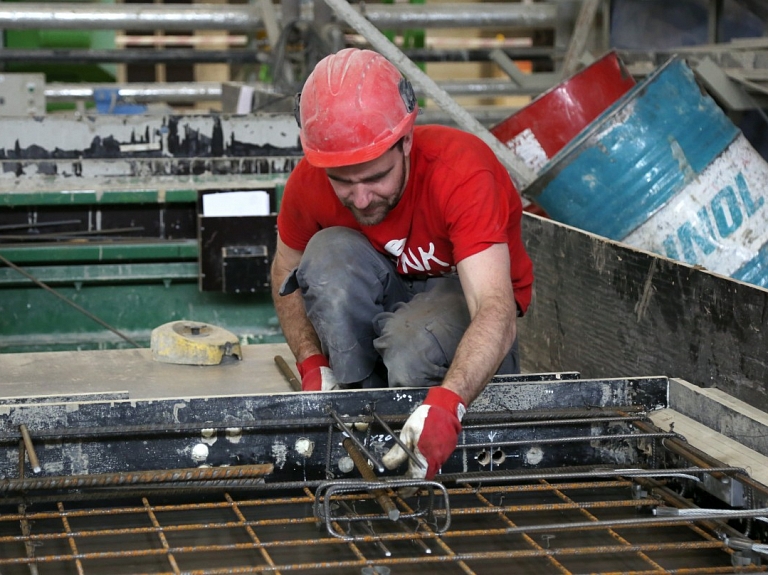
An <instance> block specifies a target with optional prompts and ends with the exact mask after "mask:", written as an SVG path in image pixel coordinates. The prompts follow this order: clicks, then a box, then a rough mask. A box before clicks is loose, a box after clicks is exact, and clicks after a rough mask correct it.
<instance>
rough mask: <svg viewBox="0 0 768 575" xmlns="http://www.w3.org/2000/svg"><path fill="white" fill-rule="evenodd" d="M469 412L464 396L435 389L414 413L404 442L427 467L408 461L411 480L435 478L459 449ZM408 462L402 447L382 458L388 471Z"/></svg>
mask: <svg viewBox="0 0 768 575" xmlns="http://www.w3.org/2000/svg"><path fill="white" fill-rule="evenodd" d="M466 412H467V407H466V406H465V405H464V401H462V399H461V397H459V396H458V395H457V394H456V393H454V392H452V391H451V390H450V389H446V388H444V387H433V388H431V389H430V390H429V393H427V397H426V399H424V403H422V404H421V405H420V406H419V407H417V408H416V410H415V411H414V412H413V413H412V414H411V416H410V417H409V418H408V420H407V421H406V422H405V425H404V426H403V429H402V431H401V432H400V441H402V442H403V443H404V444H405V445H407V446H408V448H409V449H410V450H411V451H413V452H414V454H415V455H416V457H417V458H418V460H419V461H421V463H422V464H423V466H424V467H423V468H420V467H419V466H418V465H417V464H416V463H415V462H414V461H409V462H408V473H407V476H408V477H412V478H414V479H432V478H434V476H435V474H436V473H437V472H438V470H439V469H440V467H441V466H442V465H443V463H445V462H446V461H447V460H448V458H449V457H450V456H451V454H452V453H453V450H454V449H456V443H457V442H458V440H459V432H460V431H461V418H462V417H464V414H465V413H466ZM406 459H408V454H407V453H406V452H405V451H404V450H403V448H402V447H400V446H399V445H395V446H394V447H392V448H391V449H390V450H389V451H388V452H387V454H386V455H385V456H384V457H383V458H382V462H383V463H384V465H385V466H386V467H387V469H390V470H391V469H395V468H396V467H398V466H399V465H400V464H401V463H403V461H405V460H406Z"/></svg>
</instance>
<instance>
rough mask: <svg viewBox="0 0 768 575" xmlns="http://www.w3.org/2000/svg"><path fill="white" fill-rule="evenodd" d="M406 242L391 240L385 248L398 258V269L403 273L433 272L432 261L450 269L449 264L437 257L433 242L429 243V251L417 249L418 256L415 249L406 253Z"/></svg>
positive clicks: (403, 240)
mask: <svg viewBox="0 0 768 575" xmlns="http://www.w3.org/2000/svg"><path fill="white" fill-rule="evenodd" d="M405 242H406V238H403V239H401V240H390V241H388V242H387V244H386V245H385V246H384V249H385V250H387V251H388V252H389V253H391V254H392V255H393V256H395V257H396V258H398V268H400V270H401V272H402V273H404V274H407V273H411V272H424V271H427V272H428V271H432V266H431V265H430V261H432V262H435V263H436V264H439V265H440V266H442V267H448V265H449V264H448V263H447V262H444V261H442V260H440V259H438V258H437V257H435V244H433V243H432V242H429V248H428V249H427V250H424V249H423V248H420V247H417V248H416V249H417V250H418V252H419V253H418V255H416V254H414V253H413V249H411V248H408V251H407V253H406V251H405Z"/></svg>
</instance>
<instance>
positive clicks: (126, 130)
mask: <svg viewBox="0 0 768 575" xmlns="http://www.w3.org/2000/svg"><path fill="white" fill-rule="evenodd" d="M0 125H2V129H0V164H2V170H1V171H0V257H2V262H0V351H1V352H24V351H56V350H72V349H109V348H120V347H131V346H133V345H135V344H138V345H141V346H148V345H149V337H150V332H151V330H152V329H153V328H154V327H156V326H158V325H161V324H164V323H166V322H169V321H174V320H179V319H187V320H194V321H200V322H209V323H212V324H215V325H218V326H221V327H223V328H226V329H228V330H230V331H232V332H233V333H236V334H238V335H239V336H240V337H241V339H242V341H243V342H246V343H260V342H276V341H283V339H282V335H281V332H280V328H279V325H278V322H277V318H276V316H275V313H274V308H273V306H272V303H271V297H270V295H269V289H270V286H269V275H268V265H269V261H270V260H271V255H272V252H273V250H274V242H275V218H276V212H277V209H278V207H279V203H280V196H281V193H282V189H283V186H284V183H285V179H286V178H287V175H288V173H290V171H291V170H292V169H293V167H294V166H295V164H296V162H298V160H299V159H300V157H301V152H300V148H299V144H298V127H297V126H296V123H295V121H294V119H293V117H292V116H291V115H287V114H286V115H282V114H276V115H263V116H262V115H249V116H227V115H190V116H160V115H157V116H122V117H120V116H95V117H75V116H71V117H70V116H67V117H63V116H62V117H56V116H49V117H44V118H3V119H1V120H0ZM214 196H215V197H214ZM253 197H258V198H260V199H259V202H260V203H259V202H257V204H258V205H257V206H256V207H251V200H252V198H253ZM206 200H210V201H206ZM213 200H217V201H216V202H214V201H213ZM219 200H222V201H219ZM233 203H234V206H232V205H231V204H233ZM208 205H210V206H213V207H212V208H211V209H210V210H209V209H208V208H207V207H206V206H208ZM222 205H223V206H224V207H223V208H222V207H220V206H222ZM227 206H228V207H227ZM227 210H229V211H227Z"/></svg>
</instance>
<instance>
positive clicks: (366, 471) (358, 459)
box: [341, 437, 400, 521]
mask: <svg viewBox="0 0 768 575" xmlns="http://www.w3.org/2000/svg"><path fill="white" fill-rule="evenodd" d="M341 444H342V445H343V446H344V449H346V450H347V453H348V454H349V457H350V458H351V459H352V461H353V462H354V464H355V467H357V470H358V471H359V472H360V475H362V476H363V479H365V480H366V481H378V480H379V478H378V477H377V476H376V474H375V473H374V472H373V469H371V468H370V466H369V465H368V462H367V461H366V459H365V457H364V456H363V454H362V453H360V450H359V449H358V448H357V446H356V445H355V444H354V442H353V441H352V440H351V439H350V438H349V437H345V438H344V441H342V442H341ZM372 493H373V496H374V497H375V498H376V503H378V504H379V507H381V509H382V511H384V513H386V514H387V517H389V518H390V519H391V520H392V521H397V520H398V519H399V518H400V510H399V509H398V508H397V505H396V504H395V502H394V501H392V498H391V497H390V496H389V495H387V492H386V491H385V490H384V489H374V490H373V492H372Z"/></svg>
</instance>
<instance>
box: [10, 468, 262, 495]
mask: <svg viewBox="0 0 768 575" xmlns="http://www.w3.org/2000/svg"><path fill="white" fill-rule="evenodd" d="M272 471H273V465H272V464H261V465H238V466H233V467H194V468H186V469H169V470H159V471H157V470H156V471H130V472H118V473H100V474H94V475H69V476H55V477H37V478H22V479H4V480H2V481H0V493H7V492H16V491H27V492H30V491H45V490H50V489H83V488H89V487H115V486H134V485H151V484H155V483H177V482H189V481H204V482H205V481H231V480H248V479H254V478H256V479H261V478H263V477H264V476H265V475H269V474H270V473H272Z"/></svg>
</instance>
